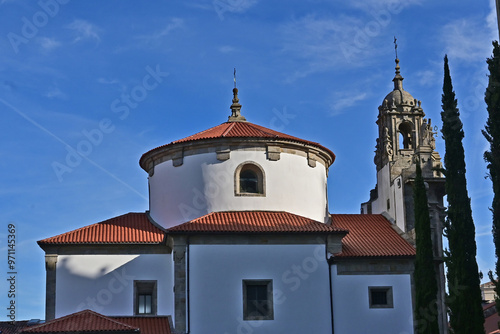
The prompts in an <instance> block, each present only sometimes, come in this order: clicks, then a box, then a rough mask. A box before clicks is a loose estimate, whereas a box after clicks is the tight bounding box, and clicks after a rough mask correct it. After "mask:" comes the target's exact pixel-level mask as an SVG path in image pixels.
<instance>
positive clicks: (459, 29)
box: [441, 18, 491, 62]
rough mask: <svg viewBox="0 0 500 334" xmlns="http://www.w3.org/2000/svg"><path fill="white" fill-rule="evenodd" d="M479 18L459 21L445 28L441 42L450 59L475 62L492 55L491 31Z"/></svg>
mask: <svg viewBox="0 0 500 334" xmlns="http://www.w3.org/2000/svg"><path fill="white" fill-rule="evenodd" d="M483 22H484V20H477V18H469V19H465V18H464V19H459V20H455V21H452V22H450V23H448V24H447V25H445V26H444V27H443V30H442V32H441V41H442V43H443V44H444V52H445V53H446V54H447V55H448V57H450V59H453V60H454V59H457V60H462V61H466V62H469V61H470V62H475V61H477V60H478V59H485V58H486V57H487V56H488V55H489V54H490V53H491V44H490V43H489V41H491V40H490V31H489V29H488V28H487V26H485V25H484V24H483Z"/></svg>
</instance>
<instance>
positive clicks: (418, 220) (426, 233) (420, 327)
mask: <svg viewBox="0 0 500 334" xmlns="http://www.w3.org/2000/svg"><path fill="white" fill-rule="evenodd" d="M413 203H414V208H415V234H416V246H417V256H416V259H415V272H414V276H413V277H414V281H415V310H416V315H415V320H416V330H417V331H416V333H422V334H424V333H425V334H439V325H438V321H437V320H438V319H437V317H436V315H435V314H432V310H435V309H436V307H437V293H438V285H437V279H436V271H435V269H434V254H433V252H432V237H431V219H430V216H429V207H428V201H427V193H426V190H425V184H424V179H423V177H422V169H421V168H420V163H417V175H416V177H415V183H414V184H413Z"/></svg>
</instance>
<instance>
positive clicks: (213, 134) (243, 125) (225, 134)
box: [139, 122, 335, 166]
mask: <svg viewBox="0 0 500 334" xmlns="http://www.w3.org/2000/svg"><path fill="white" fill-rule="evenodd" d="M217 138H257V139H259V138H265V139H276V140H285V141H291V142H297V143H302V144H307V145H312V146H316V147H318V148H320V149H322V150H324V151H326V152H328V153H329V154H330V155H331V156H332V163H333V161H334V160H335V154H333V152H332V151H330V150H329V149H327V148H326V147H324V146H322V145H320V144H318V143H315V142H312V141H308V140H304V139H300V138H297V137H294V136H290V135H287V134H285V133H281V132H278V131H274V130H271V129H268V128H265V127H263V126H260V125H257V124H253V123H249V122H226V123H222V124H220V125H217V126H215V127H213V128H210V129H207V130H205V131H201V132H198V133H196V134H194V135H192V136H189V137H186V138H183V139H179V140H176V141H173V142H171V143H170V144H166V145H162V146H159V147H157V148H154V149H152V150H150V151H148V152H146V153H144V154H143V155H142V157H141V159H140V162H139V163H140V164H141V166H142V161H143V159H145V157H146V155H149V154H151V153H152V152H153V151H156V150H162V149H164V148H167V147H169V146H172V145H175V144H179V143H186V142H192V141H198V140H206V139H217Z"/></svg>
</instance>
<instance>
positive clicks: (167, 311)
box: [56, 254, 174, 318]
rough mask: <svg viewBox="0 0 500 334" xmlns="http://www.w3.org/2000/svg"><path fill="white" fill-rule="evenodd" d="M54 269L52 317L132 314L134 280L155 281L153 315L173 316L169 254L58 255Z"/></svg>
mask: <svg viewBox="0 0 500 334" xmlns="http://www.w3.org/2000/svg"><path fill="white" fill-rule="evenodd" d="M56 270H57V271H56V318H58V317H61V316H64V315H67V314H71V313H74V312H78V311H81V310H84V309H91V310H94V311H96V312H99V313H102V314H105V315H133V314H134V310H133V300H134V299H133V298H134V280H157V294H158V295H157V296H158V304H157V305H158V308H157V314H159V315H171V314H173V305H174V296H173V290H172V288H173V273H172V255H171V254H142V255H60V256H58V260H57V269H56Z"/></svg>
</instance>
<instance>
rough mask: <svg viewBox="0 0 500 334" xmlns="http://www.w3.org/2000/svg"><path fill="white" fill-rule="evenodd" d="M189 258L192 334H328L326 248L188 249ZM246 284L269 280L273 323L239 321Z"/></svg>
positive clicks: (278, 246)
mask: <svg viewBox="0 0 500 334" xmlns="http://www.w3.org/2000/svg"><path fill="white" fill-rule="evenodd" d="M189 254H190V256H189V267H190V284H189V290H190V296H189V300H190V304H191V305H190V314H191V320H190V323H191V326H190V329H191V331H190V333H192V334H205V333H218V334H236V333H248V334H250V333H259V334H266V333H273V334H276V333H331V332H332V331H331V317H330V293H329V277H328V270H329V267H328V264H327V262H326V259H325V246H324V245H191V246H190V250H189ZM244 279H272V280H273V290H274V291H273V292H274V320H261V321H248V320H247V321H245V320H243V290H242V289H243V285H242V284H243V283H242V280H244ZM353 333H354V332H353Z"/></svg>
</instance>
